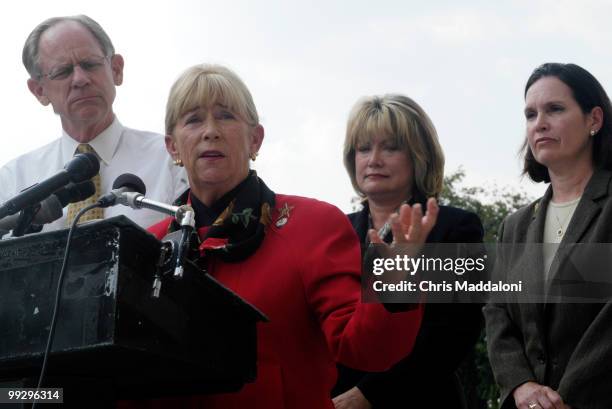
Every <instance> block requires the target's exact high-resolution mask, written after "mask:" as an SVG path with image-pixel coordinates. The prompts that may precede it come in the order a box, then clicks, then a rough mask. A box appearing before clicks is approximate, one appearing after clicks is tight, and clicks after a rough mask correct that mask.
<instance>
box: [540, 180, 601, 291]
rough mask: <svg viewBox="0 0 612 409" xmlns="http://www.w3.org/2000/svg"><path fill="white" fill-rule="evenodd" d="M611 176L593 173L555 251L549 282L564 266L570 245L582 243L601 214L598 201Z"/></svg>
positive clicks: (556, 276) (569, 251)
mask: <svg viewBox="0 0 612 409" xmlns="http://www.w3.org/2000/svg"><path fill="white" fill-rule="evenodd" d="M611 175H612V174H611V173H610V172H608V171H595V172H594V173H593V176H592V177H591V180H589V183H588V184H587V186H586V188H585V189H584V193H583V194H582V199H580V202H579V203H578V207H576V211H575V212H574V215H573V216H572V219H571V220H570V223H569V225H568V228H567V233H566V234H565V236H564V237H563V240H562V241H561V243H560V245H559V248H558V250H557V255H556V256H555V258H554V260H553V263H552V265H551V266H550V274H549V278H550V282H552V281H553V280H555V279H556V278H558V275H559V274H560V270H561V267H562V266H564V265H565V261H566V259H567V257H568V256H569V255H570V253H571V245H572V244H575V243H580V242H583V241H584V239H585V235H586V234H587V232H588V231H589V227H590V226H591V225H592V224H593V222H594V220H595V219H596V218H597V216H598V215H599V213H600V212H601V206H600V204H599V200H600V199H602V198H605V197H606V196H607V195H608V184H609V183H610V177H611ZM568 246H569V247H568Z"/></svg>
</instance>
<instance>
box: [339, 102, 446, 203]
mask: <svg viewBox="0 0 612 409" xmlns="http://www.w3.org/2000/svg"><path fill="white" fill-rule="evenodd" d="M375 136H384V137H387V138H390V139H391V140H392V141H393V142H394V143H396V144H397V145H398V146H399V147H400V149H403V150H404V151H405V152H406V154H407V155H408V156H409V158H410V160H411V163H412V166H413V169H411V171H412V174H413V181H414V185H413V186H406V189H407V190H408V193H409V194H410V195H412V196H413V197H415V196H416V195H418V196H421V197H438V195H439V194H440V192H441V191H442V184H443V179H444V153H443V152H442V148H441V147H440V144H439V142H438V134H437V133H436V129H435V127H434V125H433V123H432V122H431V119H429V116H428V115H427V114H426V113H425V111H423V108H421V107H420V106H419V104H417V103H416V102H414V101H413V100H412V99H410V98H408V97H406V96H403V95H398V94H387V95H383V96H371V97H364V98H362V99H360V100H359V101H358V102H357V103H356V104H355V106H354V107H353V109H352V110H351V113H350V115H349V120H348V124H347V128H346V138H345V140H344V166H345V167H346V170H347V172H348V174H349V177H350V178H351V183H352V184H353V188H354V189H355V191H356V192H357V193H358V194H359V195H360V196H362V197H365V194H364V193H363V192H362V191H361V190H360V189H359V186H358V184H357V178H356V175H355V151H356V148H357V146H359V145H360V144H363V143H365V142H368V141H371V140H372V139H373V138H374V137H375Z"/></svg>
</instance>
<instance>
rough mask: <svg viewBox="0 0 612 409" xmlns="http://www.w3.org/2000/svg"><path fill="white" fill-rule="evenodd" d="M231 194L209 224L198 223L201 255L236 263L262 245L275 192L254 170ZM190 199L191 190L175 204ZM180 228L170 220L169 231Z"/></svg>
mask: <svg viewBox="0 0 612 409" xmlns="http://www.w3.org/2000/svg"><path fill="white" fill-rule="evenodd" d="M232 194H233V196H234V197H233V198H231V200H230V202H229V204H228V206H227V207H226V208H225V210H223V211H222V212H221V214H220V215H219V216H218V217H217V219H216V220H215V221H214V222H213V223H212V225H210V226H197V230H198V236H199V238H200V245H199V250H200V256H209V255H214V256H217V257H219V258H220V259H222V260H223V261H225V262H239V261H242V260H244V259H246V258H247V257H249V256H250V255H251V254H253V253H254V252H255V250H257V249H258V248H259V246H260V245H261V243H262V241H263V239H264V236H265V234H266V229H267V227H268V225H269V224H270V222H271V220H272V216H271V211H272V209H274V205H275V197H276V195H275V194H274V192H273V191H272V190H270V189H269V188H268V186H266V184H265V183H264V182H263V180H261V179H260V178H259V177H258V176H257V173H256V172H255V171H254V170H252V171H250V173H249V175H248V176H247V178H246V179H245V180H244V181H243V182H242V183H241V184H240V185H238V189H236V190H235V191H232V192H230V195H232ZM191 201H192V200H191V191H190V190H188V191H186V192H185V193H184V194H182V195H181V197H179V198H178V199H177V200H176V201H175V202H174V204H175V205H176V206H181V205H184V204H190V203H191ZM196 211H197V210H196ZM180 228H181V227H180V225H179V224H178V223H177V222H176V220H173V221H172V223H171V224H170V226H169V227H168V233H171V232H174V231H177V230H180Z"/></svg>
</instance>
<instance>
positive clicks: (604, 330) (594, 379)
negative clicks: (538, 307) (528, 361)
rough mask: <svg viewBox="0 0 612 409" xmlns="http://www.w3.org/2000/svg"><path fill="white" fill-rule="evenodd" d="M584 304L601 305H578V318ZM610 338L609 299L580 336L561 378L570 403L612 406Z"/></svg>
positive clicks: (587, 407) (584, 408) (590, 408)
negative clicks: (611, 390)
mask: <svg viewBox="0 0 612 409" xmlns="http://www.w3.org/2000/svg"><path fill="white" fill-rule="evenodd" d="M580 307H582V308H583V309H589V308H593V307H597V305H584V306H580V305H574V309H575V310H577V311H576V312H575V316H576V317H577V319H580V311H579V308H580ZM570 313H571V312H570ZM570 319H571V318H570ZM570 322H571V321H570ZM610 340H612V303H611V302H607V303H606V304H603V306H602V308H601V310H599V312H598V313H597V314H596V315H595V319H594V320H593V321H592V322H591V324H590V325H589V326H588V328H587V330H586V331H585V333H584V335H583V336H582V338H581V339H580V341H579V343H578V345H577V346H576V349H574V351H573V353H572V355H571V357H570V359H569V361H568V364H567V367H566V369H565V372H564V374H563V377H562V378H561V382H560V384H559V387H558V389H557V391H558V392H559V394H560V395H561V396H562V397H563V399H564V401H565V403H566V404H568V405H570V406H572V407H573V408H578V409H604V408H612V392H610V388H611V387H612V341H610ZM595 397H596V398H595Z"/></svg>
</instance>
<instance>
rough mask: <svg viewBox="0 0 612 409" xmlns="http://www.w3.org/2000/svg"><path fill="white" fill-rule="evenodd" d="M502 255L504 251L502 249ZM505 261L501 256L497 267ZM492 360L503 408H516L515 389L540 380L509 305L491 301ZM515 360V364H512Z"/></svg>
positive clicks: (501, 233)
mask: <svg viewBox="0 0 612 409" xmlns="http://www.w3.org/2000/svg"><path fill="white" fill-rule="evenodd" d="M505 223H506V221H504V222H503V223H502V225H501V226H500V228H499V232H498V236H497V237H498V238H499V242H500V243H504V242H505V240H504V227H505ZM498 253H499V254H501V252H498ZM503 265H504V262H503V260H501V259H498V264H497V265H496V267H497V268H500V267H499V266H503ZM483 312H484V316H485V323H486V333H487V350H488V353H489V362H490V363H491V368H492V369H493V373H494V374H495V381H496V382H497V384H498V385H499V388H500V403H501V407H502V408H506V407H514V406H513V405H514V399H513V398H512V396H511V393H512V391H513V390H514V389H515V388H516V387H517V386H519V385H521V384H523V383H525V382H527V381H533V380H535V379H536V377H535V375H534V373H533V370H532V369H531V365H530V364H529V360H528V359H527V357H526V356H525V352H524V351H525V346H524V344H523V341H522V335H521V330H520V328H518V326H517V324H516V323H515V322H514V321H513V320H512V318H511V316H510V313H509V311H508V309H507V305H506V304H502V303H489V304H487V305H486V306H485V307H484V308H483ZM510 363H511V364H510Z"/></svg>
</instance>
